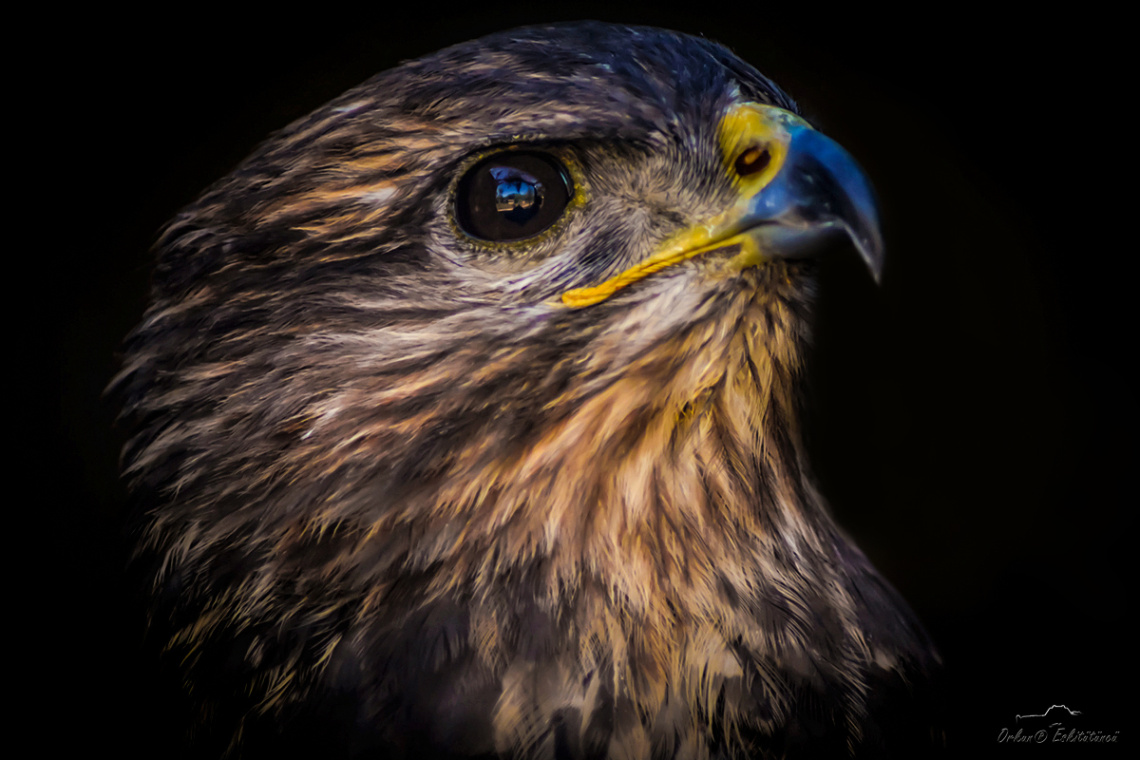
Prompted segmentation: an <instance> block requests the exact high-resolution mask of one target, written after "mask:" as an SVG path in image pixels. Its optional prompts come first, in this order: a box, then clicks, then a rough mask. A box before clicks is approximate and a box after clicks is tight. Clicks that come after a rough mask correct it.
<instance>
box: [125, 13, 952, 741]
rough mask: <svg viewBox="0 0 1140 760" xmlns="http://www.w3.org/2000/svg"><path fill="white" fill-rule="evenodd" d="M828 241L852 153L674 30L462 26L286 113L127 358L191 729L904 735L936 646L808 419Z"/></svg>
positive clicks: (728, 737)
mask: <svg viewBox="0 0 1140 760" xmlns="http://www.w3.org/2000/svg"><path fill="white" fill-rule="evenodd" d="M836 236H839V237H841V238H845V239H848V240H850V241H851V243H852V247H853V248H854V249H855V250H856V251H857V252H858V254H860V255H862V256H863V257H864V258H865V260H866V261H867V263H868V264H869V266H870V268H871V270H872V272H873V273H875V274H877V272H878V269H879V266H880V257H881V252H882V246H881V242H880V238H879V232H878V226H877V219H876V212H875V206H874V202H873V200H872V196H871V190H870V187H869V185H868V183H867V180H866V179H865V178H864V176H863V174H862V173H861V171H860V170H859V169H858V167H857V166H856V164H855V162H854V161H853V159H852V158H851V157H850V156H849V155H848V154H847V153H846V152H845V151H844V150H843V149H842V148H840V147H839V146H838V145H837V144H835V143H834V142H832V141H831V140H829V139H828V138H827V137H825V136H823V135H822V134H821V133H819V132H818V131H815V130H814V129H813V128H812V127H811V126H810V125H809V124H808V123H807V122H805V121H804V119H802V118H801V117H800V116H798V115H797V114H796V106H795V104H794V103H793V102H792V100H791V99H789V98H788V97H787V96H786V95H785V94H784V93H782V92H781V91H780V90H779V89H778V88H777V87H776V86H775V85H774V84H773V83H772V82H770V81H769V80H768V79H766V78H765V77H763V76H762V75H760V74H759V73H757V72H756V71H755V70H753V69H752V68H751V67H750V66H748V65H747V64H745V63H743V62H742V61H740V60H739V59H738V58H736V57H735V56H733V55H732V54H731V53H730V52H728V51H727V50H726V49H724V48H722V47H720V46H718V45H716V44H714V43H712V42H709V41H707V40H703V39H698V38H693V37H688V36H685V35H681V34H676V33H671V32H665V31H660V30H655V29H647V28H631V27H622V26H609V25H603V24H576V25H567V26H554V27H542V28H527V29H521V30H516V31H511V32H507V33H502V34H497V35H494V36H491V37H487V38H484V39H481V40H477V41H474V42H470V43H466V44H462V45H457V46H455V47H452V48H449V49H447V50H444V51H442V52H439V53H437V54H434V55H431V56H428V57H426V58H423V59H420V60H416V61H412V62H409V63H405V64H404V65H402V66H400V67H399V68H396V69H394V70H392V71H388V72H386V73H382V74H380V75H378V76H376V77H375V78H373V79H371V80H369V81H368V82H366V83H364V84H363V85H361V86H359V87H357V88H355V89H353V90H351V91H349V92H347V93H346V94H344V95H343V96H341V97H339V98H337V99H336V100H334V101H332V102H331V103H329V104H327V105H326V106H324V107H322V108H320V109H319V110H317V111H316V112H314V113H313V114H311V115H310V116H307V117H305V118H303V119H301V120H299V121H297V122H295V123H294V124H292V125H290V126H288V127H286V128H285V129H284V130H282V131H281V132H279V133H277V134H275V135H274V136H273V137H271V138H270V139H269V140H268V141H267V142H266V143H264V144H263V145H262V146H261V147H259V148H258V149H257V150H256V151H255V152H254V154H253V155H252V156H250V157H249V158H248V159H247V160H246V161H245V162H243V163H242V164H241V165H240V166H239V167H238V168H237V169H235V170H234V171H233V173H232V174H230V175H229V176H228V177H226V178H224V179H223V180H221V181H220V182H218V183H217V184H215V185H214V186H213V187H211V188H210V189H208V190H207V191H206V192H205V193H204V194H203V195H202V196H201V197H200V198H199V199H198V200H197V201H196V202H194V203H193V204H192V205H191V206H190V207H188V208H186V209H185V210H184V211H182V212H181V213H180V214H179V215H178V216H177V217H176V218H175V219H174V220H173V221H172V222H171V223H170V225H169V226H168V227H167V228H166V230H165V231H164V233H163V234H162V236H161V238H160V240H159V242H158V245H157V253H158V259H157V263H156V269H155V275H154V285H153V297H152V304H151V306H150V308H149V310H148V311H147V312H146V315H145V317H144V319H143V322H142V324H141V325H140V326H139V327H138V328H137V329H136V330H135V332H134V333H133V334H132V336H131V337H130V338H129V339H128V344H127V357H126V362H125V367H124V370H123V372H122V375H121V376H120V378H119V379H118V381H117V388H118V392H119V394H120V396H121V398H122V399H123V405H124V409H125V416H126V418H127V419H128V420H129V422H130V424H131V425H132V427H133V430H134V437H133V438H132V440H131V441H130V443H129V444H128V446H127V449H126V452H125V461H126V463H127V471H126V472H127V477H128V479H129V482H130V484H131V487H132V489H133V492H134V493H135V494H136V495H137V496H138V498H139V499H140V501H141V502H142V504H143V505H144V509H143V511H142V514H143V517H142V518H141V525H140V540H139V550H138V556H139V561H140V562H141V563H142V565H143V566H144V567H145V568H147V573H148V578H149V584H150V586H149V595H150V603H151V626H152V629H153V632H154V635H155V636H157V637H158V638H159V640H160V643H161V645H162V647H163V649H164V650H165V651H166V654H167V655H168V656H169V657H170V659H171V661H172V662H174V663H176V667H177V668H178V670H179V672H180V674H181V678H182V680H183V683H184V684H185V687H186V691H187V693H188V695H189V697H188V699H189V701H190V703H191V704H192V705H193V708H194V710H195V711H196V722H197V724H198V725H197V727H196V728H195V735H196V736H197V737H198V738H197V739H196V741H198V742H200V745H199V746H201V747H203V748H206V749H203V750H202V751H203V752H204V753H207V754H208V753H211V752H216V753H221V752H230V753H232V754H234V755H238V756H244V755H243V753H245V754H246V755H252V754H254V753H256V752H257V751H258V750H259V748H260V749H264V751H265V752H266V753H268V754H272V755H273V756H274V757H280V756H281V754H282V753H285V754H290V753H292V752H294V751H295V752H298V753H299V752H301V749H300V748H303V747H310V749H311V754H312V755H314V756H320V757H335V756H341V755H344V756H354V757H378V758H385V757H394V758H402V757H407V758H419V757H437V756H438V757H471V756H475V757H487V758H491V757H501V758H744V757H798V756H808V757H828V756H832V755H835V756H841V757H846V756H849V755H856V756H858V755H860V754H861V753H863V754H871V755H873V756H880V755H881V754H883V753H888V754H889V753H891V752H894V753H895V754H896V755H897V756H903V757H915V756H917V754H916V752H917V751H918V750H916V749H915V747H917V746H923V745H924V743H925V742H927V741H929V736H928V734H929V726H930V724H929V722H928V721H929V717H928V716H927V715H926V714H925V712H924V711H925V710H926V706H925V705H926V702H925V699H926V692H927V690H928V688H927V685H926V684H927V679H928V675H929V673H930V672H931V671H932V670H933V669H934V666H935V663H936V661H937V656H936V655H935V654H934V652H933V649H932V648H931V646H930V644H929V643H928V641H927V639H926V637H925V635H924V634H923V632H922V630H921V627H920V626H919V625H918V623H917V622H916V621H915V620H914V618H913V616H912V615H911V613H910V612H909V611H908V610H907V608H906V606H905V604H904V603H903V602H902V601H901V600H900V599H899V598H898V597H897V595H896V594H895V592H894V591H893V590H892V589H891V588H890V587H889V586H888V585H887V584H886V583H885V582H884V581H883V580H882V579H881V578H880V577H879V576H878V575H877V573H876V572H875V571H874V569H873V568H872V567H871V566H870V565H869V563H868V562H867V560H866V559H865V558H864V557H863V555H862V554H861V553H860V552H859V551H858V550H857V549H855V548H854V547H853V546H851V545H850V543H849V542H848V541H847V540H846V539H845V538H844V536H843V535H842V534H841V532H840V531H839V529H838V528H837V527H836V526H835V524H834V523H833V521H832V519H831V518H830V517H829V514H828V511H827V508H826V506H825V505H824V503H823V502H822V500H821V498H820V496H819V494H818V493H817V491H816V490H815V488H814V487H813V485H812V481H811V479H810V476H809V472H808V467H807V463H806V461H805V450H804V448H803V446H802V444H801V437H800V430H799V422H798V419H799V417H798V413H797V408H798V401H797V399H798V388H799V386H800V383H801V373H802V370H803V366H804V358H805V350H806V346H807V341H808V335H809V322H810V319H809V317H810V309H811V303H812V296H813V285H812V282H813V280H812V267H813V262H812V260H811V254H812V253H813V252H814V251H816V250H817V249H818V248H819V247H820V244H821V242H822V241H825V240H829V239H832V238H834V237H836ZM307 742H308V743H309V744H307ZM338 753H340V754H338Z"/></svg>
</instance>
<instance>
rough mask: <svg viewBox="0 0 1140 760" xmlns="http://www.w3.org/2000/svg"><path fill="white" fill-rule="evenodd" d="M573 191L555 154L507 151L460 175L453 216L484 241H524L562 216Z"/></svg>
mask: <svg viewBox="0 0 1140 760" xmlns="http://www.w3.org/2000/svg"><path fill="white" fill-rule="evenodd" d="M573 193H574V190H573V187H572V186H571V184H570V178H569V175H568V173H567V171H566V167H565V166H563V165H562V164H561V163H560V162H559V161H558V160H557V159H556V158H554V157H553V156H549V155H547V154H545V153H527V152H523V151H506V152H503V153H497V154H495V155H493V156H490V157H488V158H485V159H483V160H482V161H480V162H479V163H477V164H475V166H473V167H471V169H470V171H468V172H467V174H465V175H464V176H463V179H461V180H459V187H458V191H457V193H456V197H455V217H456V220H457V221H458V222H459V226H460V228H461V229H462V230H463V231H464V232H466V233H467V234H468V235H470V236H471V237H474V238H479V239H480V240H491V241H510V240H523V239H525V238H528V237H533V236H535V235H537V234H538V233H540V232H542V231H543V230H545V229H546V228H548V227H550V225H552V224H554V222H555V221H557V220H558V217H560V216H562V212H563V211H564V210H565V209H566V206H567V204H568V203H569V202H570V198H571V196H572V195H573Z"/></svg>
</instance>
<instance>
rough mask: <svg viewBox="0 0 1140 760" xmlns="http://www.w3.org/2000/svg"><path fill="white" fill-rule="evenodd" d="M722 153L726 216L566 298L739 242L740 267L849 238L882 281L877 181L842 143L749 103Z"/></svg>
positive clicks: (726, 125) (586, 295)
mask: <svg viewBox="0 0 1140 760" xmlns="http://www.w3.org/2000/svg"><path fill="white" fill-rule="evenodd" d="M720 143H721V151H722V155H723V157H724V163H725V168H726V171H728V173H729V175H730V176H731V178H732V181H733V184H734V186H735V187H736V189H737V200H736V201H735V202H734V203H733V204H732V206H731V207H729V208H728V209H726V210H725V211H724V212H722V213H720V214H718V215H716V216H715V217H713V218H712V219H709V220H707V221H706V222H704V223H701V224H698V225H695V226H694V227H692V228H690V229H687V230H684V231H683V232H681V233H679V234H678V235H675V236H673V237H671V238H669V239H668V240H667V241H665V244H664V245H662V247H661V248H659V249H658V250H657V251H656V252H655V253H654V254H653V255H652V256H650V257H648V258H647V259H646V260H645V261H642V262H640V263H639V264H637V265H635V266H634V267H631V268H630V269H628V270H626V271H625V272H622V273H621V274H619V275H617V276H616V277H613V278H611V279H609V280H607V281H606V282H603V283H601V284H600V285H597V286H594V287H588V288H577V289H575V290H570V291H567V292H565V293H563V294H562V301H563V303H565V304H566V305H567V306H571V307H582V306H590V305H592V304H595V303H598V302H600V301H603V300H605V299H606V298H608V297H609V296H610V295H612V294H613V293H615V292H617V291H618V290H620V289H621V288H623V287H625V286H627V285H629V284H631V283H633V282H636V281H637V280H639V279H642V278H643V277H646V276H648V275H650V274H652V273H653V272H657V271H660V270H661V269H664V268H665V267H667V266H670V265H672V264H675V263H677V262H680V261H684V260H686V259H689V258H692V257H694V256H698V255H700V254H702V253H707V252H708V251H712V250H717V249H722V248H725V247H727V246H730V245H739V246H740V248H741V251H740V253H739V254H738V255H737V256H736V257H735V258H734V259H733V262H734V264H735V265H736V266H738V267H741V268H744V267H748V266H757V265H760V264H763V263H764V262H765V261H769V260H772V259H787V258H798V257H803V256H809V255H812V254H814V253H816V252H818V251H820V250H822V249H823V248H824V247H825V246H826V244H827V243H828V242H830V241H832V240H834V239H836V238H841V237H844V236H846V237H847V238H849V239H850V240H851V242H852V243H853V244H854V245H855V248H856V249H857V250H858V251H859V254H860V255H861V256H862V257H863V260H864V261H865V262H866V263H867V266H868V268H870V270H871V274H872V276H873V277H874V278H875V280H876V282H877V281H878V280H879V276H880V274H881V272H882V264H883V239H882V234H881V232H880V231H879V212H878V207H877V205H876V202H875V195H874V191H873V189H872V188H871V183H870V182H869V181H868V180H867V177H866V176H865V175H864V174H863V171H862V170H861V169H860V168H859V165H858V164H857V163H856V162H855V159H854V158H852V157H851V154H850V153H848V152H847V151H846V150H844V149H843V148H842V147H840V145H839V144H838V143H836V142H835V141H834V140H832V139H830V138H828V137H826V136H825V135H823V134H821V133H820V132H817V131H816V130H814V129H812V128H811V127H810V126H809V125H808V124H807V122H805V121H804V120H803V119H801V118H800V117H799V116H796V115H795V114H793V113H791V112H790V111H785V110H783V109H781V108H776V107H774V106H768V105H762V104H758V103H742V104H738V105H736V106H734V107H733V108H731V109H730V110H729V111H728V112H727V113H726V114H725V116H724V118H723V119H722V120H721V125H720Z"/></svg>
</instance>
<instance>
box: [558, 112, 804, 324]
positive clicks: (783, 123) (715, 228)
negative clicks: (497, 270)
mask: <svg viewBox="0 0 1140 760" xmlns="http://www.w3.org/2000/svg"><path fill="white" fill-rule="evenodd" d="M794 123H799V124H802V123H803V121H802V120H801V119H800V117H798V116H796V115H795V114H793V113H791V112H789V111H785V110H783V109H781V108H776V107H774V106H767V105H761V104H758V103H740V104H738V105H735V106H733V107H732V108H730V109H729V110H728V112H727V113H726V114H725V115H724V117H723V118H722V119H721V121H720V126H719V129H718V132H719V141H720V149H721V155H722V157H723V160H724V169H725V172H726V173H727V174H728V176H729V178H730V180H731V181H732V183H733V186H734V187H736V189H737V200H736V202H735V203H733V205H732V206H731V207H730V208H728V209H726V210H725V211H723V212H721V213H720V214H717V215H716V216H714V217H713V218H712V219H709V220H708V221H706V222H703V223H700V224H697V225H695V226H693V227H690V228H689V229H687V230H683V231H682V232H680V233H678V234H676V235H674V236H672V237H670V238H669V239H668V240H666V241H665V243H664V244H663V245H662V246H661V248H659V249H658V250H657V252H656V253H654V254H653V255H652V256H650V257H649V258H647V259H646V260H644V261H642V262H640V263H638V264H635V265H634V266H632V267H630V268H629V269H627V270H625V271H624V272H621V273H620V274H618V275H616V276H614V277H611V278H610V279H608V280H606V281H605V282H603V283H601V284H599V285H594V286H592V287H587V288H575V289H573V290H568V291H566V292H565V293H563V294H562V303H563V304H565V305H566V306H569V307H570V308H575V309H577V308H581V307H584V306H593V305H594V304H596V303H601V302H602V301H604V300H606V299H607V298H609V297H610V296H612V295H613V294H614V293H616V292H617V291H619V290H621V289H622V288H624V287H626V286H627V285H631V284H633V283H635V282H637V281H638V280H640V279H642V278H644V277H648V276H649V275H651V274H653V273H654V272H659V271H661V270H662V269H664V268H666V267H669V266H672V265H673V264H677V263H679V262H682V261H685V260H686V259H691V258H693V257H694V256H699V255H701V254H702V253H706V252H708V251H712V250H716V249H720V248H725V247H728V246H731V245H740V246H741V253H740V254H739V255H738V256H737V257H735V258H734V259H733V262H734V263H735V264H738V265H739V266H740V267H741V268H743V267H746V266H755V265H757V264H759V263H761V262H763V261H764V260H765V258H766V257H765V256H764V255H763V253H762V252H761V251H760V249H759V246H758V245H757V244H756V241H755V240H754V239H753V237H752V236H751V235H749V234H747V232H746V225H745V223H744V220H745V219H746V217H747V216H748V213H749V203H750V202H751V200H752V198H753V197H754V196H755V195H756V194H757V193H758V192H760V190H761V189H763V188H764V187H765V186H766V185H767V184H768V183H770V182H771V181H772V179H773V178H775V177H776V175H777V174H779V172H780V169H781V167H783V165H784V160H785V158H786V157H787V155H788V143H789V142H790V140H791V135H790V133H789V130H788V126H789V125H791V124H794Z"/></svg>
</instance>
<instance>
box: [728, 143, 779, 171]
mask: <svg viewBox="0 0 1140 760" xmlns="http://www.w3.org/2000/svg"><path fill="white" fill-rule="evenodd" d="M771 161H772V154H771V153H769V152H768V149H767V148H765V147H762V146H753V147H751V148H749V149H748V150H746V151H744V152H743V153H741V154H740V156H739V157H738V158H737V159H736V167H735V168H736V173H737V174H739V175H740V176H741V177H747V176H749V175H751V174H756V173H757V172H762V171H764V169H765V168H766V167H767V166H768V164H769V163H771Z"/></svg>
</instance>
